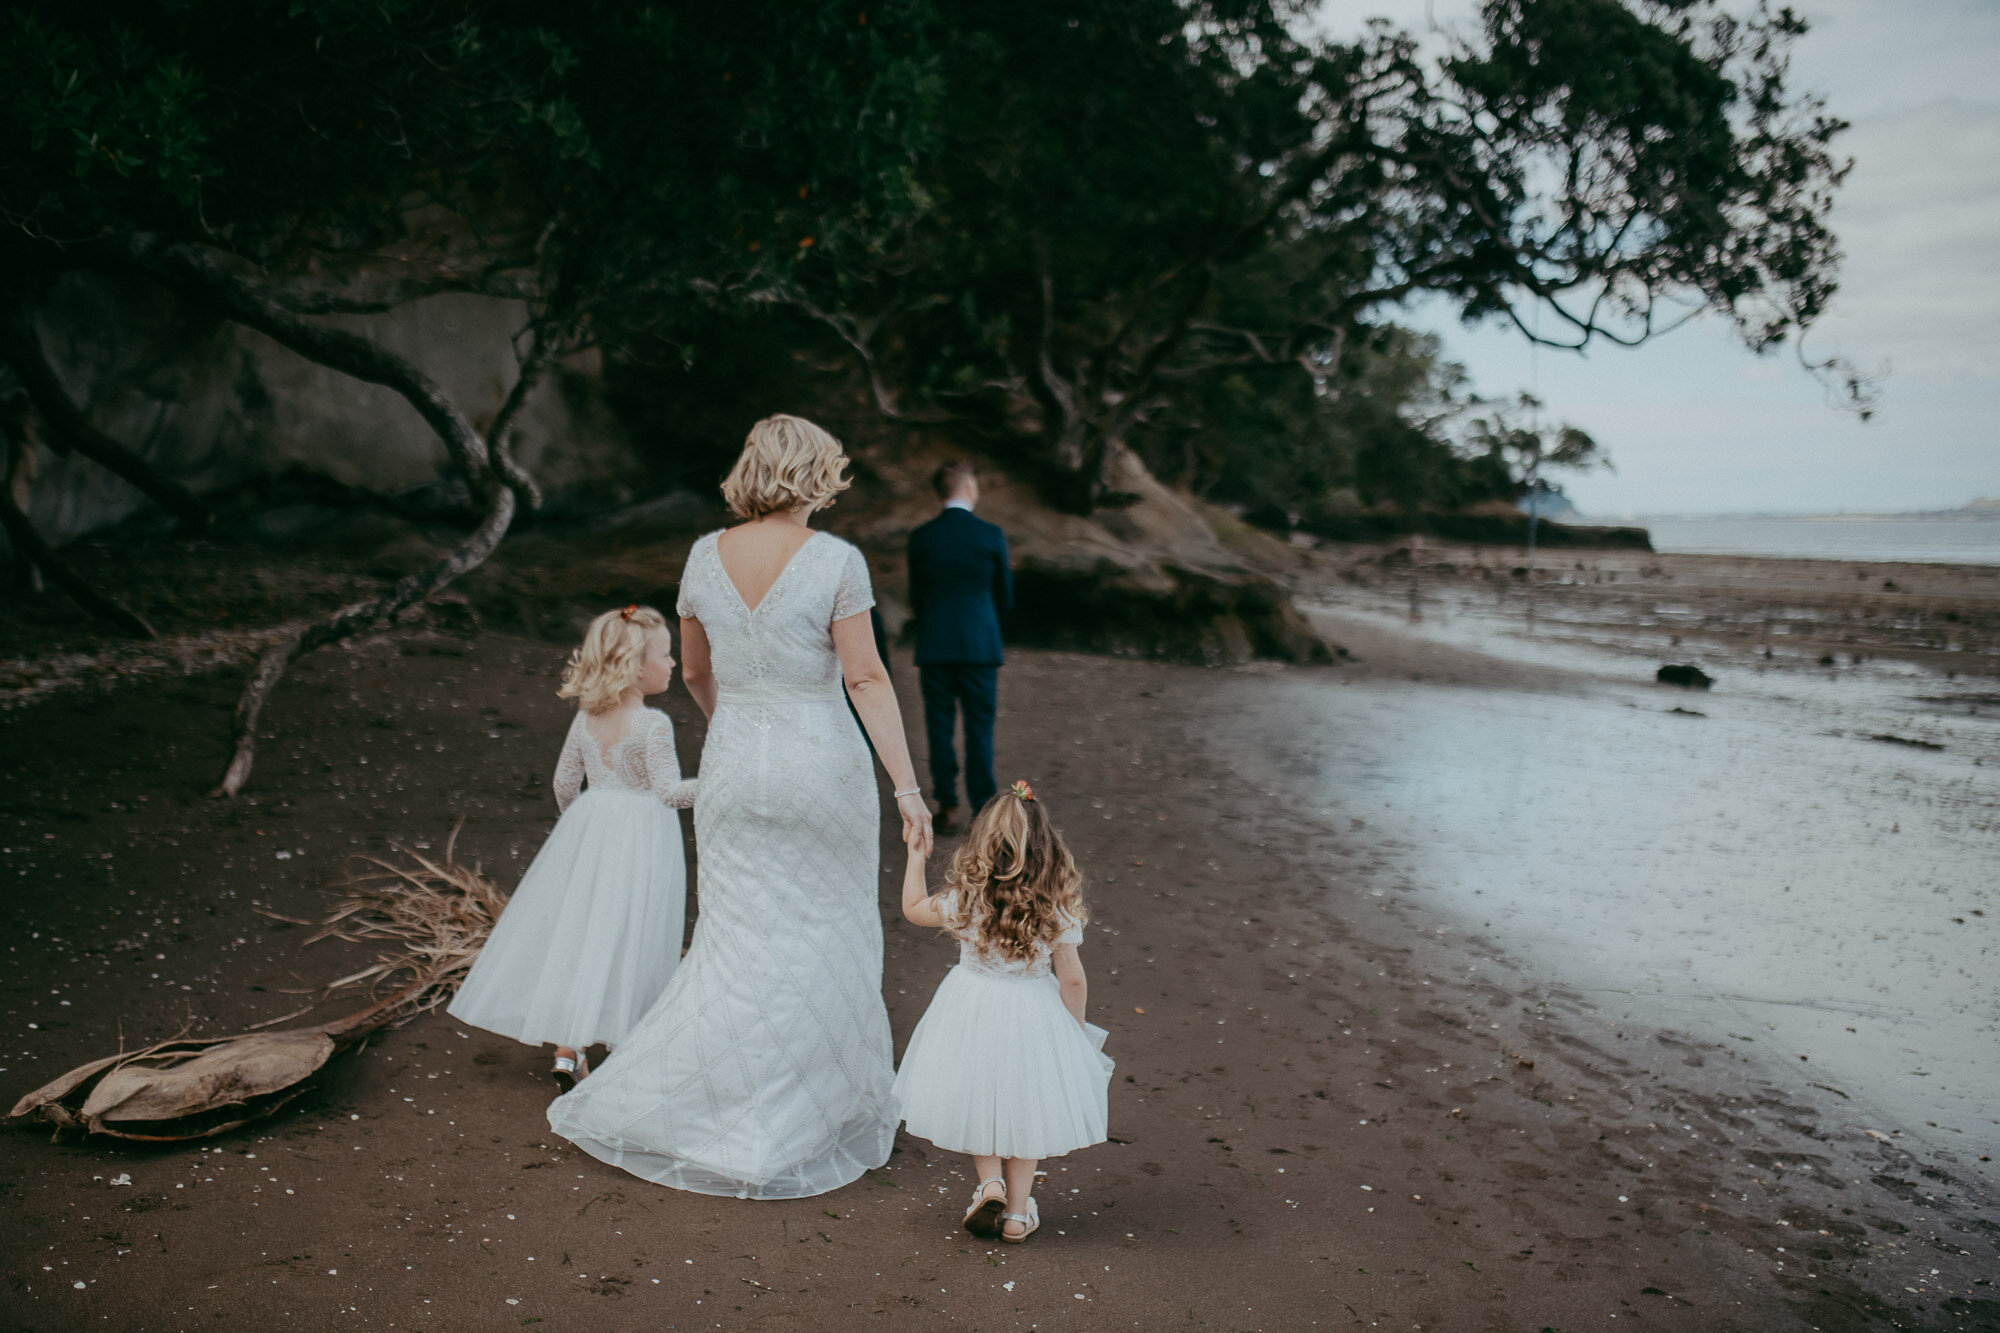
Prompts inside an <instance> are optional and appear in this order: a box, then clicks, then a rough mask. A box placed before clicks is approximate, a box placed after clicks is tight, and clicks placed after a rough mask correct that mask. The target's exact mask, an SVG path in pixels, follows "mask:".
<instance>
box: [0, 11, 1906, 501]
mask: <svg viewBox="0 0 2000 1333" xmlns="http://www.w3.org/2000/svg"><path fill="white" fill-rule="evenodd" d="M1746 2H1747V0H1746ZM1311 27H1312V23H1311V21H1310V15H1309V13H1308V12H1307V10H1306V9H1305V8H1304V7H1303V6H1300V5H1298V4H1295V3H1291V2H1290V0H1197V2H1196V3H1180V2H1178V0H1067V2H1066V3H1064V4H1060V5H1058V4H1054V3H1050V0H955V2H954V3H953V4H951V5H949V6H943V5H937V4H935V3H933V2H932V0H885V2H884V3H880V4H870V5H866V6H864V5H862V4H860V3H858V2H855V3H846V4H835V3H830V2H828V0H787V2H786V3H776V0H742V2H741V3H731V4H728V5H694V4H656V5H640V4H615V3H590V2H585V3H574V4H569V5H555V6H551V5H546V4H532V5H531V4H528V3H524V2H522V0H292V3H290V4H288V5H278V4H239V3H235V0H175V2H174V3H159V2H158V0H155V2H153V3H141V2H140V0H124V2H123V3H119V2H117V0H113V2H112V3H106V4H95V5H90V6H77V5H75V4H73V3H70V4H65V3H58V2H57V0H17V3H15V4H13V5H12V6H10V7H9V8H8V9H7V10H6V12H5V14H4V15H0V80H4V86H6V87H8V88H9V89H10V91H11V93H12V95H11V96H10V97H9V98H7V99H6V100H5V101H4V103H0V221H4V222H5V223H6V224H7V225H6V226H5V228H4V230H0V279H5V280H7V281H9V282H10V283H11V284H12V285H14V286H15V287H17V288H18V289H24V290H25V289H32V286H33V284H34V282H35V281H36V280H39V279H40V278H43V277H46V275H47V274H48V273H49V272H51V271H53V270H54V269H56V268H59V267H60V266H61V265H64V264H70V263H78V264H82V263H90V264H100V265H101V264H104V263H107V262H111V261H110V260H108V259H107V258H106V256H107V255H115V254H117V253H120V248H119V243H120V242H121V241H122V238H124V237H126V236H128V235H129V234H131V233H134V232H151V233H157V234H160V235H162V236H164V237H165V238H166V239H167V240H169V241H183V242H192V243H197V244H199V245H202V246H205V247H211V248H217V249H221V250H224V251H227V252H229V253H230V254H231V255H233V256H234V257H236V258H237V259H239V260H241V261H245V262H247V263H250V264H254V265H257V266H260V271H261V276H262V278H263V279H264V280H266V281H267V282H268V284H269V286H270V290H271V291H272V292H273V294H274V299H278V300H280V301H282V302H283V303H285V304H286V305H288V306H289V307H290V308H292V309H294V310H300V311H307V312H311V311H322V310H337V309H379V308H383V307H386V306H389V305H393V304H396V303H397V302H400V301H403V300H408V299H411V298H412V297H415V296H419V295H423V294H425V293H427V292H432V291H439V290H450V289H456V290H472V291H484V292H489V293H492V294H496V295H515V296H520V297H523V298H525V299H527V301H528V302H529V309H530V314H531V318H532V319H533V321H534V323H535V326H536V331H537V333H538V334H539V335H541V336H543V337H552V338H559V339H561V340H563V341H564V342H566V343H568V344H570V345H577V344H580V343H596V344H598V345H601V346H603V347H604V348H605V349H606V351H607V353H608V354H609V355H610V357H611V360H612V361H613V363H614V364H615V365H617V366H619V367H621V368H623V369H621V371H620V378H621V383H622V385H623V387H624V390H625V391H626V393H627V397H628V399H629V400H630V401H633V402H635V403H639V404H640V406H641V408H642V410H643V412H644V413H647V414H650V415H652V416H653V417H654V418H655V419H661V420H671V421H677V422H679V423H681V425H682V426H683V427H685V426H686V425H687V424H688V423H689V421H690V417H689V414H688V413H686V412H684V411H680V410H671V411H670V410H668V409H666V408H664V407H663V406H662V405H661V404H660V403H653V404H650V405H647V404H645V403H643V402H642V401H641V400H643V399H644V397H645V389H646V378H645V371H644V370H643V368H644V367H647V366H653V367H660V368H661V370H660V375H661V380H660V387H661V388H662V389H663V390H664V396H665V397H666V398H667V399H670V400H673V401H676V402H682V403H685V402H687V401H688V400H689V398H690V397H691V396H693V395H698V394H701V393H703V392H706V393H707V394H708V401H709V402H710V403H711V404H713V405H714V409H715V412H716V418H715V422H714V426H713V428H712V431H711V428H710V427H709V426H707V425H704V426H703V427H702V434H703V436H704V438H705V437H706V436H707V435H708V434H710V433H720V434H721V438H722V439H723V440H724V441H726V442H729V443H733V440H734V438H736V437H737V436H736V431H737V430H740V427H741V424H742V418H744V417H745V416H748V415H750V414H752V413H754V412H756V411H758V410H762V408H763V405H765V404H768V405H769V406H773V407H775V406H778V405H780V401H781V400H782V401H783V402H784V403H785V404H786V405H799V403H800V400H801V399H802V398H803V397H804V396H805V393H804V391H803V389H800V390H799V391H795V392H793V393H790V394H786V393H784V392H782V390H784V389H785V388H786V386H787V385H799V384H800V383H801V376H802V370H801V362H800V360H799V359H797V357H798V356H803V357H804V358H806V360H807V361H809V362H810V364H813V365H817V366H828V365H830V364H833V363H834V361H835V360H836V359H840V358H844V359H846V360H847V362H848V363H849V364H850V365H852V366H853V367H855V373H856V374H857V375H859V376H860V377H861V381H860V382H861V383H862V384H863V385H864V386H865V390H864V392H865V396H866V399H867V400H868V401H869V402H870V403H871V405H872V407H873V409H874V410H876V411H878V412H879V413H881V414H882V415H884V416H887V417H890V418H892V419H898V420H904V421H914V422H933V423H951V424H953V425H954V426H955V427H957V428H960V429H963V430H965V431H969V432H972V433H974V434H977V435H978V436H980V437H982V438H983V439H984V440H985V441H986V443H987V444H988V446H989V447H991V448H992V449H994V450H995V451H997V452H1000V453H1004V454H1007V455H1010V456H1011V457H1012V458H1014V459H1015V460H1017V461H1018V462H1019V463H1021V464H1023V465H1025V466H1029V467H1032V468H1034V469H1038V470H1040V471H1041V472H1042V473H1043V474H1044V475H1045V476H1047V477H1048V478H1049V479H1050V480H1051V484H1052V486H1053V487H1054V489H1055V490H1056V491H1057V492H1058V493H1060V494H1061V495H1063V496H1064V497H1066V498H1067V499H1069V500H1071V501H1073V502H1074V503H1076V504H1078V505H1080V506H1088V505H1090V504H1094V503H1103V502H1107V501H1111V502H1115V501H1116V499H1117V497H1115V496H1112V495H1108V494H1107V493H1106V491H1105V485H1106V482H1105V478H1106V477H1107V476H1108V475H1109V469H1108V463H1109V461H1110V460H1111V459H1112V458H1113V457H1114V456H1115V455H1116V453H1117V451H1118V450H1120V449H1122V448H1127V447H1130V448H1134V449H1137V450H1139V451H1140V452H1141V453H1142V454H1143V455H1144V456H1145V457H1146V458H1147V459H1148V460H1150V461H1151V462H1152V463H1153V464H1154V465H1155V466H1156V467H1157V468H1159V469H1160V470H1162V471H1163V472H1165V473H1166V474H1167V475H1169V476H1171V477H1174V478H1176V479H1179V480H1183V481H1185V482H1186V483H1188V484H1189V485H1192V486H1194V487H1196V488H1198V489H1201V490H1204V491H1206V492H1208V493H1210V494H1213V495H1215V496H1218V497H1221V498H1229V499H1234V500H1239V501H1242V502H1244V503H1246V504H1272V505H1277V506H1279V507H1284V508H1291V509H1298V508H1301V507H1311V506H1313V505H1323V504H1327V503H1334V502H1336V501H1337V500H1338V499H1339V498H1340V497H1342V496H1346V497H1348V498H1349V501H1350V502H1353V501H1359V502H1362V503H1380V504H1391V505H1398V506H1408V505H1413V504H1417V503H1424V504H1438V503H1451V502H1461V501H1464V500H1466V499H1471V498H1480V497H1482V496H1493V495H1504V494H1506V493H1508V490H1509V487H1516V488H1517V489H1518V484H1519V482H1520V480H1521V478H1520V477H1519V476H1518V475H1516V474H1517V473H1518V471H1519V469H1515V470H1514V472H1513V473H1509V472H1508V471H1507V469H1505V468H1499V467H1498V466H1497V464H1496V463H1495V461H1494V458H1489V457H1488V454H1489V452H1490V451H1489V450H1488V449H1487V448H1486V446H1484V445H1481V444H1478V443H1474V444H1473V445H1472V446H1471V447H1470V450H1469V452H1467V451H1465V450H1460V449H1455V448H1454V447H1453V446H1452V444H1451V442H1450V439H1449V430H1448V428H1447V422H1448V419H1449V418H1450V415H1451V412H1452V410H1453V408H1454V407H1455V403H1454V402H1453V395H1454V394H1455V393H1456V392H1457V386H1456V384H1455V383H1454V382H1453V372H1452V370H1451V369H1450V368H1449V367H1445V366H1442V365H1440V364H1439V363H1438V361H1437V357H1436V351H1435V348H1434V347H1433V346H1429V345H1427V344H1425V343H1423V342H1422V341H1421V340H1418V339H1414V338H1412V337H1411V336H1410V335H1407V334H1405V333H1402V332H1400V331H1398V330H1396V329H1394V328H1393V327H1391V321H1392V320H1393V319H1394V316H1395V312H1396V309H1397V306H1398V303H1399V302H1401V301H1403V300H1404V299H1405V298H1409V297H1414V296H1418V295H1422V294H1426V293H1430V294H1440V295H1442V296H1444V297H1446V298H1447V299H1449V300H1451V301H1452V302H1454V303H1455V304H1456V305H1457V306H1458V307H1459V308H1460V309H1462V310H1463V311H1464V312H1465V315H1466V317H1467V318H1468V319H1487V318H1497V319H1502V320H1508V321H1512V322H1513V323H1514V324H1516V325H1517V326H1518V327H1520V329H1521V331H1522V332H1523V334H1524V335H1529V334H1530V330H1534V329H1539V330H1542V331H1543V332H1544V333H1545V336H1546V340H1547V341H1550V342H1555V343H1560V344H1565V345H1583V344H1586V343H1588V342H1590V341H1592V340H1593V339H1596V338H1612V339H1614V340H1617V341H1621V342H1628V343H1629V342H1638V341H1643V340H1644V339H1645V338H1647V337H1649V336H1651V335H1652V334H1653V333H1655V332H1657V331H1659V330H1660V329H1661V328H1663V327H1666V326H1668V325H1670V324H1671V323H1673V322H1676V321H1678V320H1680V319H1682V318H1685V317H1687V316H1689V315H1690V314H1692V313H1695V312H1700V311H1708V312H1712V313H1715V314H1719V315H1721V316H1723V317H1725V318H1728V319H1731V320H1733V321H1734V322H1735V323H1736V325H1737V326H1738V327H1739V329H1740V330H1741V332H1742V335H1743V337H1744V339H1745V341H1746V342H1747V343H1748V344H1749V345H1750V346H1751V347H1753V348H1756V349H1759V350H1762V349H1766V348H1769V347H1772V346H1775V345H1776V344H1778V343H1780V342H1784V341H1788V340H1791V341H1796V338H1797V336H1798V335H1799V333H1800V332H1801V331H1803V330H1804V329H1805V328H1807V327H1809V326H1810V325H1811V324H1812V323H1813V322H1814V321H1815V320H1816V319H1817V318H1818V317H1819V316H1820V315H1821V313H1822V312H1823V311H1824V309H1825V305H1826V300H1827V298H1828V296H1829V295H1830V293H1831V292H1832V290H1833V274H1834V269H1835V264H1836V261H1837V258H1838V255H1837V251H1836V247H1835V244H1834V240H1833V237H1832V235H1831V234H1830V232H1829V231H1828V230H1827V228H1826V225H1825V222H1826V216H1827V212H1828V209H1829V206H1830V201H1831V194H1832V191H1833V189H1834V188H1835V187H1836V186H1837V184H1838V182H1839V180H1840V178H1841V176H1842V174H1843V172H1844V166H1843V164H1841V163H1840V162H1838V161H1837V160H1836V159H1835V158H1833V157H1832V155H1831V152H1830V144H1831V142H1832V140H1833V138H1834V136H1835V135H1836V134H1837V133H1838V131H1839V130H1840V129H1841V128H1842V126H1841V124H1840V122H1838V121H1837V120H1834V119H1832V118H1831V117H1828V116H1827V115H1826V114H1825V113H1824V111H1823V109H1822V108H1821V107H1820V106H1819V104H1818V103H1817V102H1815V101H1814V100H1812V99H1810V98H1802V97H1800V96H1799V95H1798V94H1796V93H1795V92H1794V91H1792V90H1791V89H1790V87H1789V86H1788V84H1787V81H1786V68H1785V55H1786V52H1787V50H1788V49H1789V46H1790V44H1791V43H1792V42H1793V41H1794V40H1796V39H1797V38H1798V37H1799V36H1800V35H1801V34H1802V33H1803V31H1804V28H1803V25H1802V24H1801V23H1800V22H1799V21H1798V20H1797V19H1796V18H1795V17H1794V16H1793V15H1792V14H1791V13H1790V12H1789V11H1785V10H1781V11H1779V12H1777V13H1775V14H1773V13H1771V12H1769V11H1768V10H1766V9H1763V8H1757V9H1755V10H1752V11H1749V12H1748V13H1747V15H1746V14H1741V13H1736V12H1735V11H1732V10H1731V9H1729V8H1728V7H1726V6H1725V5H1724V4H1723V3H1722V2H1721V0H1488V3H1486V4H1485V6H1484V8H1483V11H1482V28H1481V31H1480V33H1479V35H1478V36H1477V37H1476V38H1474V39H1472V40H1471V41H1469V42H1468V43H1466V44H1465V45H1464V46H1462V47H1461V48H1458V49H1453V50H1451V51H1449V52H1448V53H1447V54H1446V55H1445V56H1444V58H1443V59H1441V60H1433V59H1430V58H1429V57H1426V56H1424V55H1423V54H1422V53H1421V52H1420V51H1419V49H1418V47H1417V46H1416V44H1415V43H1414V41H1413V40H1412V39H1411V38H1409V37H1408V36H1407V35H1404V34H1401V33H1398V32H1395V31H1392V30H1390V29H1389V28H1387V27H1386V26H1382V25H1377V26H1375V27H1373V28H1371V29H1370V30H1369V31H1368V33H1367V34H1366V35H1365V36H1363V37H1362V38H1360V39H1359V40H1356V41H1353V42H1351V43H1346V44H1327V43H1324V42H1320V41H1317V40H1315V39H1311V38H1309V37H1307V36H1305V35H1303V34H1306V33H1308V32H1309V31H1310V30H1311ZM125 250H126V252H129V250H130V247H129V246H127V247H125ZM1529 310H1540V311H1542V312H1544V314H1543V315H1542V316H1540V317H1537V318H1535V319H1528V318H1525V317H1524V314H1525V312H1527V311H1529ZM795 354H796V355H795ZM760 358H761V359H760ZM669 367H674V368H677V369H672V370H668V369H667V368H669ZM1818 368H1819V369H1820V370H1822V371H1823V372H1827V373H1833V374H1836V375H1840V376H1844V377H1845V380H1846V386H1845V387H1846V388H1847V389H1848V391H1849V392H1850V395H1851V396H1852V398H1853V400H1854V402H1855V403H1856V404H1857V405H1864V404H1865V395H1866V391H1867V386H1865V385H1864V384H1863V383H1862V382H1861V381H1860V380H1859V378H1858V377H1856V376H1853V375H1852V374H1851V373H1848V372H1847V371H1846V370H1845V368H1844V367H1841V366H1838V365H1836V364H1835V363H1822V364H1821V365H1820V366H1819V367H1818ZM843 383H844V382H843ZM729 422H733V427H732V428H730V429H727V430H726V431H725V430H724V426H725V424H727V423H729ZM680 433H682V434H685V433H686V432H685V429H683V431H682V432H680ZM723 447H727V445H726V444H725V445H724V446H723ZM1502 452H1503V453H1504V451H1502ZM1495 457H1497V455H1496V456H1495ZM697 470H699V469H697Z"/></svg>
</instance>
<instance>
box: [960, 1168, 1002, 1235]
mask: <svg viewBox="0 0 2000 1333" xmlns="http://www.w3.org/2000/svg"><path fill="white" fill-rule="evenodd" d="M988 1185H998V1186H999V1187H1000V1194H999V1196H998V1197H997V1198H996V1197H995V1196H993V1195H991V1194H988V1193H987V1192H986V1187H987V1186H988ZM1006 1206H1007V1182H1006V1181H1004V1180H1002V1179H1001V1178H1000V1177H998V1176H994V1177H992V1178H991V1179H989V1180H982V1181H980V1182H979V1188H977V1189H975V1190H973V1191H972V1207H970V1208H968V1209H966V1211H965V1229H966V1230H967V1231H970V1232H971V1233H972V1234H973V1235H975V1236H978V1237H980V1238H981V1239H982V1240H991V1239H993V1237H995V1236H997V1235H999V1234H1000V1212H1001V1210H1002V1209H1004V1208H1005V1207H1006Z"/></svg>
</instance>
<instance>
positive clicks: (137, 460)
mask: <svg viewBox="0 0 2000 1333" xmlns="http://www.w3.org/2000/svg"><path fill="white" fill-rule="evenodd" d="M0 354H4V355H5V357H6V359H7V361H8V362H9V364H11V365H12V366H13V367H14V371H15V373H16V374H18V375H19V376H20V377H21V387H22V388H23V389H25V390H27V393H28V400H29V401H30V402H32V403H33V404H34V405H35V410H36V411H37V412H40V413H41V414H42V419H43V420H44V421H46V422H48V424H49V430H50V432H51V434H52V435H53V436H54V438H53V439H52V440H51V441H50V443H51V445H56V444H62V445H67V446H68V447H70V448H72V449H74V450H76V451H77V452H78V453H80V454H82V455H83V456H84V457H85V458H88V459H90V460H91V461H92V462H93V463H96V464H98V465H99V466H101V467H104V468H106V469H108V470H110V471H112V472H115V473H116V474H118V475H119V476H121V477H123V478H124V479H125V480H126V481H129V482H131V483H132V485H134V486H136V487H138V489H139V490H141V491H143V492H144V493H145V494H146V495H147V496H149V497H151V498H152V500H153V501H154V502H155V503H157V504H158V505H159V506H160V507H161V508H162V509H164V510H166V511H167V512H168V513H170V514H172V515H173V516H174V517H175V518H178V519H179V520H180V521H181V522H182V523H183V524H184V525H186V526H187V527H189V528H201V527H203V526H205V525H206V524H207V523H208V518H209V514H208V510H207V508H206V507H204V506H203V505H202V503H201V501H199V500H197V499H195V498H194V496H193V495H191V494H189V493H188V491H187V490H186V488H185V487H183V486H181V485H180V484H179V483H178V482H174V481H170V480H168V479H167V478H165V477H162V476H161V475H160V474H159V473H157V472H155V471H154V470H153V469H152V467H151V466H149V465H148V464H147V462H146V461H145V460H144V459H143V458H141V457H139V455H137V454H135V453H133V452H132V451H131V450H130V449H127V448H126V447H125V446H124V445H122V444H120V443H118V441H116V440H114V439H112V438H111V437H110V436H109V435H106V434H105V433H104V432H103V431H101V430H99V429H97V427H95V426H93V425H91V424H90V420H89V418H87V417H86V416H84V414H83V409H82V408H80V407H78V406H77V405H76V403H74V402H73V401H71V399H70V396H69V394H67V393H66V392H64V390H63V387H62V381H61V380H60V379H58V378H57V377H56V373H55V370H54V369H53V368H52V367H51V366H50V365H49V362H48V358H47V357H46V356H45V355H44V354H43V352H42V341H41V338H40V337H39V336H37V335H36V333H35V326H34V317H33V316H32V315H31V314H30V313H29V312H28V309H27V307H26V306H25V305H24V304H21V303H19V302H17V301H12V300H10V301H9V302H8V311H7V314H6V316H5V318H0Z"/></svg>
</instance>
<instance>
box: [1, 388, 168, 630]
mask: <svg viewBox="0 0 2000 1333" xmlns="http://www.w3.org/2000/svg"><path fill="white" fill-rule="evenodd" d="M0 436H4V437H5V439H6V440H7V443H8V446H9V454H10V455H11V454H12V453H13V451H14V450H18V449H20V448H21V447H22V444H21V441H20V440H18V439H16V438H15V437H14V433H13V429H12V428H11V427H7V428H4V429H0ZM13 463H14V459H13V458H12V457H11V456H10V458H9V459H8V467H7V469H6V472H7V476H8V479H9V481H10V483H11V481H12V478H13V472H14V468H13ZM0 528H5V529H6V532H7V540H8V541H10V542H12V543H13V544H14V549H15V550H16V551H17V552H19V553H20V554H22V555H24V556H26V557H27V558H28V559H29V560H30V561H32V562H33V563H34V566H35V567H36V568H37V569H39V570H41V571H42V573H44V574H46V575H47V576H48V579H49V582H51V583H53V584H55V585H56V586H57V587H58V588H61V589H62V590H63V591H64V592H66V593H68V594H69V595H70V598H71V599H72V600H73V601H75V602H76V604H77V605H79V606H81V607H82V608H83V609H84V610H86V611H88V612H90V613H91V614H92V615H94V616H96V617H98V618H99V619H101V620H106V621H109V622H110V623H111V624H114V625H116V626H118V628H120V629H122V630H124V631H125V632H126V633H127V634H131V635H135V636H137V637H138V638H142V639H157V638H159V637H160V636H159V635H158V634H157V633H155V632H154V630H153V627H152V626H151V625H149V624H147V623H146V621H145V618H144V617H143V616H141V615H139V613H138V612H136V611H133V610H131V609H130V608H129V607H126V606H125V605H123V604H122V603H120V602H119V601H117V600H116V599H115V598H112V597H107V596H105V595H104V594H103V593H101V592H99V591H97V589H95V588H93V587H91V586H90V584H89V582H88V581H87V580H85V579H84V577H83V576H82V575H81V574H78V573H77V572H76V571H75V570H73V569H71V568H70V567H69V566H68V565H66V564H64V563H63V561H62V558H61V557H60V556H58V555H57V554H56V553H55V551H54V549H53V548H51V547H50V546H49V544H48V543H47V542H46V541H44V540H43V539H42V534H41V533H39V532H36V531H35V526H34V524H32V523H30V522H29V521H28V516H27V515H26V514H24V513H23V512H21V509H20V507H19V506H18V505H16V504H15V502H14V488H13V486H12V485H11V484H9V485H7V486H4V487H0Z"/></svg>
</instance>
